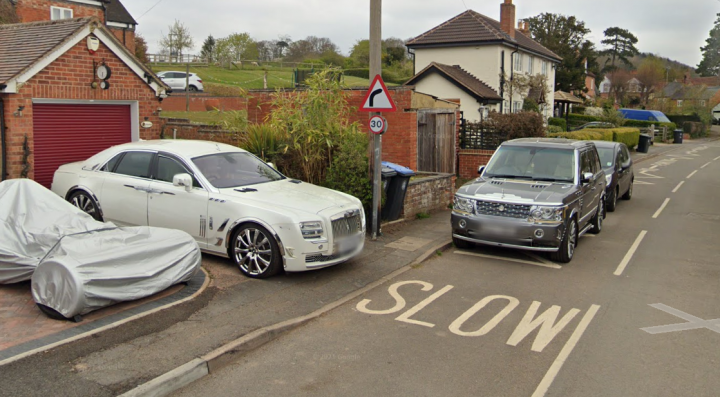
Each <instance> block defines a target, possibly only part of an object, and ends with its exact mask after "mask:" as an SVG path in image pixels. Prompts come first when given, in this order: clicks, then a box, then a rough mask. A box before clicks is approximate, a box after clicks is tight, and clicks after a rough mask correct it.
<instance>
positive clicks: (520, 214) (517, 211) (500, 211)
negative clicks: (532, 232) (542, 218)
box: [475, 200, 530, 219]
mask: <svg viewBox="0 0 720 397" xmlns="http://www.w3.org/2000/svg"><path fill="white" fill-rule="evenodd" d="M475 212H476V213H477V214H479V215H492V216H502V217H505V218H517V219H522V218H527V217H529V216H530V206H529V205H524V204H505V203H494V202H492V201H480V200H478V201H476V202H475Z"/></svg>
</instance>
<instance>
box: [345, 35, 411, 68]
mask: <svg viewBox="0 0 720 397" xmlns="http://www.w3.org/2000/svg"><path fill="white" fill-rule="evenodd" d="M409 59H410V58H409V55H408V53H407V47H405V41H404V40H402V39H399V38H397V37H391V38H389V39H385V40H383V41H382V62H383V64H384V65H385V66H390V65H393V64H397V63H401V64H402V63H405V62H406V61H409ZM350 61H351V62H352V65H353V66H355V67H363V68H366V67H368V65H370V41H369V40H358V41H357V42H355V45H353V48H352V49H351V50H350Z"/></svg>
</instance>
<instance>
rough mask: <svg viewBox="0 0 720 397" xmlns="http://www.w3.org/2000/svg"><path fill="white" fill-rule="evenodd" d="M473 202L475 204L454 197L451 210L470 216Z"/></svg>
mask: <svg viewBox="0 0 720 397" xmlns="http://www.w3.org/2000/svg"><path fill="white" fill-rule="evenodd" d="M474 202H475V201H474V200H470V199H466V198H463V197H458V196H455V200H454V203H453V209H454V210H455V211H460V212H467V213H468V214H472V213H473V204H474Z"/></svg>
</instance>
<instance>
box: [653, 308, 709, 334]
mask: <svg viewBox="0 0 720 397" xmlns="http://www.w3.org/2000/svg"><path fill="white" fill-rule="evenodd" d="M650 306H651V307H654V308H656V309H658V310H662V311H664V312H665V313H669V314H672V315H673V316H675V317H680V318H681V319H683V320H685V321H687V322H686V323H679V324H670V325H660V326H657V327H646V328H640V329H641V330H643V331H645V332H647V333H648V334H664V333H667V332H678V331H687V330H691V329H701V328H707V329H709V330H710V331H713V332H715V333H718V334H720V318H716V319H714V320H703V319H701V318H699V317H695V316H693V315H691V314H687V313H685V312H683V311H680V310H678V309H674V308H672V307H670V306H668V305H663V304H662V303H655V304H652V305H650Z"/></svg>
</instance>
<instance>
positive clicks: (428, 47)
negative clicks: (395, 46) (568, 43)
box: [406, 0, 562, 121]
mask: <svg viewBox="0 0 720 397" xmlns="http://www.w3.org/2000/svg"><path fill="white" fill-rule="evenodd" d="M406 45H407V47H408V49H409V50H410V51H411V52H412V53H413V54H414V67H415V71H416V73H417V74H416V75H415V76H414V77H413V78H412V79H411V80H410V81H408V82H407V83H406V84H408V85H414V86H415V89H416V91H418V92H422V93H426V94H430V95H433V96H436V97H438V98H440V99H445V100H450V101H454V102H459V103H460V109H461V110H462V111H463V114H464V117H465V119H467V120H471V121H473V120H475V121H477V120H480V118H481V112H482V111H487V110H490V111H493V110H494V111H497V112H501V113H510V112H516V111H519V110H521V109H522V106H523V95H524V94H526V93H517V92H515V93H513V95H512V96H511V95H510V93H509V92H506V91H508V90H506V89H505V88H504V87H505V86H506V84H503V79H513V78H515V76H517V75H518V74H523V75H536V74H543V75H545V76H546V77H547V85H548V90H547V91H548V95H547V97H546V98H545V102H546V104H545V105H544V106H541V109H542V111H543V114H544V115H545V116H546V117H551V116H552V108H553V101H554V97H553V93H554V91H555V90H554V87H555V65H557V64H559V63H560V61H561V60H562V59H561V58H560V57H559V56H558V55H557V54H555V53H554V52H552V51H550V50H548V49H547V48H545V47H543V46H542V45H540V44H539V43H538V42H536V41H534V40H532V39H531V38H530V34H529V32H528V31H527V25H526V24H525V23H524V22H520V23H519V24H518V28H515V5H514V4H512V0H504V3H503V4H501V5H500V21H497V20H494V19H492V18H489V17H487V16H485V15H482V14H479V13H477V12H475V11H472V10H468V11H465V12H463V13H462V14H460V15H457V16H456V17H454V18H452V19H450V20H448V21H446V22H444V23H442V24H440V25H439V26H436V27H434V28H432V29H430V30H428V31H427V32H425V33H423V34H421V35H419V36H417V37H415V38H413V39H410V40H409V41H408V42H407V43H406ZM433 63H434V64H435V65H445V66H446V67H445V68H442V67H437V66H434V65H433ZM448 68H454V69H460V70H461V71H462V72H457V73H447V71H450V70H451V69H448ZM443 69H444V70H445V71H446V73H443ZM453 75H456V76H462V77H463V81H458V80H457V79H456V78H454V77H453ZM468 75H469V76H472V78H474V79H476V80H477V82H476V83H473V84H470V83H469V81H468V79H467V76H468ZM470 85H472V86H475V87H481V86H486V87H489V88H490V89H491V90H492V91H493V93H494V95H489V93H487V92H485V90H481V91H482V93H484V94H480V95H478V92H471V91H472V90H468V89H467V87H468V86H470Z"/></svg>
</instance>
